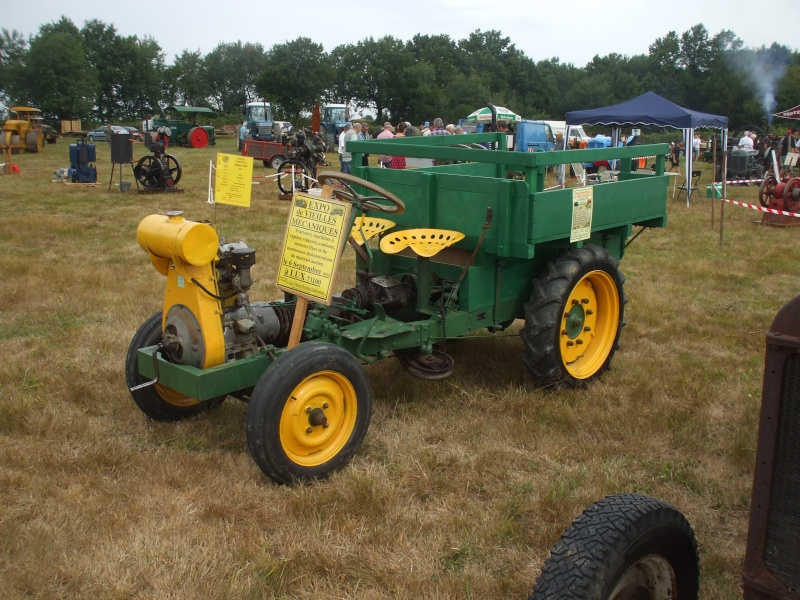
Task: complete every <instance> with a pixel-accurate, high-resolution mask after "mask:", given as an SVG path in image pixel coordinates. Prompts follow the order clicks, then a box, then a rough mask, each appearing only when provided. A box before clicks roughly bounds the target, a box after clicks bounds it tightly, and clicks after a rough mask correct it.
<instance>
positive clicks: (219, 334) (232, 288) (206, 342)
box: [136, 211, 292, 369]
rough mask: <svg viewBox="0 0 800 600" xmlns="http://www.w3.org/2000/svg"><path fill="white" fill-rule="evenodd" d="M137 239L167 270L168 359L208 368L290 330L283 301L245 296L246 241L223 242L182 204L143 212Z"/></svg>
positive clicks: (250, 256) (251, 253) (250, 254)
mask: <svg viewBox="0 0 800 600" xmlns="http://www.w3.org/2000/svg"><path fill="white" fill-rule="evenodd" d="M136 239H137V241H138V242H139V246H141V247H142V249H143V250H145V251H146V252H147V255H148V256H149V257H150V261H151V262H152V263H153V266H155V268H156V269H157V270H158V272H159V273H161V274H162V275H165V276H166V277H167V286H166V291H165V294H164V308H163V316H162V323H161V329H162V334H163V335H162V340H161V341H162V343H163V345H164V351H165V352H166V354H167V355H168V356H169V358H170V360H171V361H172V362H174V363H178V364H183V365H191V366H194V367H198V368H201V369H207V368H209V367H214V366H217V365H220V364H223V363H224V362H226V361H230V360H235V359H238V358H244V357H247V356H251V355H252V354H254V353H256V352H258V348H259V347H260V346H263V345H265V344H266V343H268V342H272V341H276V340H279V339H283V338H286V337H288V332H289V328H290V324H291V316H292V311H291V310H290V309H289V308H287V307H285V306H281V305H274V304H270V303H267V302H256V303H250V300H249V296H248V290H249V289H250V287H251V286H252V283H253V282H252V279H251V276H250V268H251V267H252V266H253V265H254V264H255V250H253V249H252V248H249V247H247V245H246V244H245V243H244V242H235V243H226V242H224V241H222V242H221V241H220V239H219V237H218V236H217V232H216V231H215V230H214V228H213V227H212V226H211V225H209V224H207V223H197V222H194V221H187V220H186V219H184V218H183V213H182V212H180V211H172V212H169V213H167V215H166V216H164V215H150V216H148V217H145V218H144V219H143V220H142V222H141V223H139V228H138V229H137V232H136Z"/></svg>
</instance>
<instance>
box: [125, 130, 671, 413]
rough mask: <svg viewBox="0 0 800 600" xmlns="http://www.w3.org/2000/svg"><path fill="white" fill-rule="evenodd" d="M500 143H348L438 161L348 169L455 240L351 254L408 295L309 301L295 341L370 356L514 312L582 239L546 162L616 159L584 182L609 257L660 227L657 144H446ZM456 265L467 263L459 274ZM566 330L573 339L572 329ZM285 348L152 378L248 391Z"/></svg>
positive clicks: (410, 221)
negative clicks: (354, 301)
mask: <svg viewBox="0 0 800 600" xmlns="http://www.w3.org/2000/svg"><path fill="white" fill-rule="evenodd" d="M504 140H505V134H494V133H490V134H468V135H460V136H430V137H411V138H399V139H397V138H396V139H392V140H364V141H352V142H348V146H347V149H348V151H352V152H353V153H354V158H353V164H354V165H360V164H361V160H360V158H359V157H360V155H361V154H363V153H368V154H388V155H403V156H406V157H410V158H429V159H435V160H436V161H446V162H447V163H448V164H441V165H438V166H432V167H425V168H418V169H406V170H392V169H377V168H370V167H360V166H359V167H354V168H353V174H354V175H356V176H358V177H361V178H363V179H366V180H367V181H370V182H372V183H375V184H377V185H379V186H381V187H383V188H385V189H387V190H389V191H390V192H392V193H394V194H396V195H397V196H398V197H400V198H401V199H402V200H403V201H404V203H405V205H406V210H405V212H404V213H403V214H400V215H391V217H390V218H391V219H392V220H393V221H395V222H396V224H397V225H396V227H395V228H394V229H393V231H397V230H402V229H410V228H418V227H422V228H432V229H448V230H455V231H460V232H462V233H464V234H465V237H464V239H463V240H461V241H460V242H458V243H457V244H455V245H454V246H452V247H450V248H447V249H445V250H443V251H441V252H440V253H439V254H436V255H435V256H433V257H431V258H430V259H426V260H425V261H420V260H419V259H418V258H417V257H416V256H415V255H414V254H413V252H411V251H410V250H404V251H401V252H400V253H397V254H383V253H382V252H381V251H380V249H379V247H378V246H377V244H376V243H375V242H373V244H372V246H371V247H370V248H369V249H368V253H367V254H368V257H369V264H365V263H364V262H363V260H362V259H361V258H357V269H358V270H359V271H360V272H367V271H369V272H372V273H374V274H375V275H376V276H381V277H385V278H387V279H391V280H393V281H398V282H399V281H413V282H414V284H413V287H414V289H415V291H416V292H417V297H416V300H414V301H413V302H409V303H408V304H407V305H406V306H404V307H403V308H400V309H396V310H395V311H394V312H393V314H386V312H385V310H384V308H383V306H381V305H379V304H376V305H374V306H373V307H371V308H370V309H369V310H368V311H364V310H361V312H360V313H359V317H358V319H355V322H352V323H351V322H349V321H348V320H347V319H340V318H337V319H333V318H330V317H329V315H328V308H327V307H325V306H321V305H314V304H312V305H311V307H310V310H309V312H308V315H307V317H306V321H305V323H304V328H303V334H304V339H306V340H312V341H313V340H316V341H326V342H331V343H334V344H337V345H339V346H341V347H343V348H345V349H347V350H348V351H349V352H350V353H352V354H353V355H354V356H356V357H358V358H359V359H361V360H363V361H364V362H368V363H369V362H375V361H377V360H381V359H383V358H387V357H389V356H391V355H392V353H393V352H395V351H397V350H401V349H403V350H404V349H417V350H419V351H421V352H424V353H430V352H431V351H432V350H433V346H434V344H436V343H438V342H440V341H442V340H444V339H448V338H454V337H459V336H463V335H465V334H468V333H471V332H475V331H479V330H486V329H490V330H499V329H502V328H503V327H504V326H505V325H506V324H508V323H509V322H512V321H513V320H514V319H519V318H523V317H524V304H525V302H526V301H527V300H528V299H529V298H530V295H531V292H532V287H533V281H534V280H535V279H536V278H537V277H539V276H540V275H541V273H542V272H543V270H544V269H545V268H546V266H547V264H548V263H549V262H550V261H552V260H553V259H554V258H555V257H557V256H558V255H559V254H561V253H562V252H563V251H564V250H566V249H568V248H570V247H573V246H580V245H581V244H582V243H584V242H575V243H571V242H570V233H571V228H572V214H573V193H574V191H573V190H572V189H553V190H545V189H544V180H545V174H546V169H547V167H548V166H551V165H559V164H569V163H580V162H591V161H597V160H618V161H619V164H620V173H619V181H616V182H611V183H601V184H597V185H595V186H593V187H592V194H593V205H594V209H593V217H592V231H591V238H590V240H589V241H591V243H594V244H598V245H601V246H604V247H606V248H607V249H608V250H609V252H610V253H611V254H613V255H614V256H616V257H617V258H622V257H623V255H624V247H625V242H626V240H627V239H628V238H630V236H631V235H632V233H633V228H634V227H637V226H641V227H664V226H665V225H666V201H667V188H668V179H669V177H668V176H666V175H664V155H666V153H667V152H668V146H667V145H666V144H656V145H651V146H635V147H626V148H608V149H596V150H595V149H593V150H566V151H557V152H546V153H545V152H538V153H523V152H513V151H505V150H489V149H483V148H473V147H470V148H463V147H458V146H457V145H460V144H474V143H480V144H493V143H502V142H504ZM643 156H648V157H653V156H655V157H656V158H655V160H654V161H653V162H654V163H655V174H653V175H649V174H642V173H636V172H633V171H632V169H631V162H632V161H633V160H635V159H638V158H639V157H643ZM649 160H652V159H649ZM487 209H491V212H492V214H493V217H492V221H491V226H490V228H489V229H488V230H487V231H486V232H485V237H484V239H483V242H482V245H481V246H480V248H479V250H478V251H477V252H475V248H476V246H477V244H478V241H479V239H480V237H481V233H482V231H483V225H484V222H485V220H486V216H487ZM373 214H376V215H377V213H373ZM467 265H471V266H469V268H468V270H466V272H465V269H467ZM456 282H459V283H458V285H456ZM456 287H457V294H456V292H455V290H456ZM359 319H360V320H359ZM573 320H574V322H575V324H574V327H573V326H572V325H570V327H571V328H572V329H576V330H577V329H579V328H580V327H582V318H581V316H580V315H577V314H576V315H575V319H573ZM573 320H570V323H572V321H573ZM568 334H569V335H571V336H572V335H577V334H575V332H574V331H571V330H570V331H568ZM285 351H286V350H285V349H282V348H274V347H272V346H267V347H265V348H264V349H262V351H261V352H260V353H259V354H258V355H256V356H254V357H250V358H247V359H242V360H237V361H233V362H230V363H226V364H224V365H220V366H217V367H213V368H211V369H206V370H200V369H194V368H191V367H183V366H179V365H173V364H170V363H168V362H166V361H163V360H160V361H159V367H160V375H161V382H162V383H163V384H164V385H166V386H167V387H170V388H172V389H175V390H176V391H179V392H181V393H183V394H186V395H187V396H190V397H192V398H196V399H199V400H205V399H209V398H213V397H216V396H219V395H221V394H225V393H231V392H235V391H238V390H244V389H247V388H249V387H252V386H253V385H255V383H256V382H257V381H258V378H259V377H260V376H261V374H262V373H263V371H264V370H265V369H267V368H268V366H269V365H270V364H271V362H272V360H273V359H274V357H275V356H277V355H279V354H281V353H282V352H285ZM152 352H153V348H147V349H142V350H140V351H139V368H140V371H141V373H142V374H143V375H144V376H146V377H152V376H153V373H154V371H153V365H152Z"/></svg>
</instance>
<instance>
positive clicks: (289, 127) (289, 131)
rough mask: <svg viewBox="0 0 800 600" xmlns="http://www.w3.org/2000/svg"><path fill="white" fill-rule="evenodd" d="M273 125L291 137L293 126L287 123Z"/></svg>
mask: <svg viewBox="0 0 800 600" xmlns="http://www.w3.org/2000/svg"><path fill="white" fill-rule="evenodd" d="M274 124H275V125H278V126H279V127H280V128H281V129H282V130H283V133H284V134H286V135H292V134H293V133H294V125H292V124H291V123H289V121H274Z"/></svg>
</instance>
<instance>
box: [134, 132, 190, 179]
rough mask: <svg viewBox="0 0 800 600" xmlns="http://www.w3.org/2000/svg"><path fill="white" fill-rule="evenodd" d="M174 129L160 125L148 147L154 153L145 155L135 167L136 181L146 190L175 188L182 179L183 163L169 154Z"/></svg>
mask: <svg viewBox="0 0 800 600" xmlns="http://www.w3.org/2000/svg"><path fill="white" fill-rule="evenodd" d="M170 135H172V131H171V130H170V128H169V127H159V128H158V130H157V133H156V137H155V138H154V139H151V140H150V141H149V143H148V146H147V147H148V149H149V150H150V152H152V153H153V154H152V155H150V156H143V157H142V158H141V159H140V160H139V162H138V164H137V165H136V166H135V167H134V168H133V175H134V177H136V183H137V185H138V184H141V185H142V187H144V189H146V190H159V189H160V190H168V189H174V188H175V186H177V185H178V182H179V181H180V180H181V173H182V171H181V165H180V163H179V162H178V159H177V158H175V157H174V156H173V155H172V154H167V153H166V150H167V145H168V143H169V138H170Z"/></svg>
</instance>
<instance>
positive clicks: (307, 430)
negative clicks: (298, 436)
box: [306, 427, 314, 433]
mask: <svg viewBox="0 0 800 600" xmlns="http://www.w3.org/2000/svg"><path fill="white" fill-rule="evenodd" d="M306 433H314V428H313V427H306Z"/></svg>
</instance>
